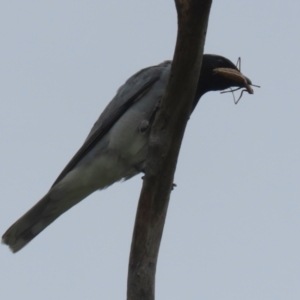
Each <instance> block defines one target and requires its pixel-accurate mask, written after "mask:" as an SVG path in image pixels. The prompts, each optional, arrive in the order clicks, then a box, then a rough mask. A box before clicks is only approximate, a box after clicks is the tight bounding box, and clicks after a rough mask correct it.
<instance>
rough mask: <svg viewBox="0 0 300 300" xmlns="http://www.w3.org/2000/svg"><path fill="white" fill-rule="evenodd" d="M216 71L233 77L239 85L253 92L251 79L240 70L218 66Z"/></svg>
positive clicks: (227, 76)
mask: <svg viewBox="0 0 300 300" xmlns="http://www.w3.org/2000/svg"><path fill="white" fill-rule="evenodd" d="M214 73H215V74H218V75H221V76H223V77H226V78H228V79H231V80H232V81H234V82H236V84H237V86H241V87H245V88H246V90H247V92H248V93H249V94H253V89H252V87H251V85H252V82H251V80H250V79H249V78H247V77H246V76H244V75H243V74H242V73H241V72H240V71H239V70H235V69H230V68H216V69H214Z"/></svg>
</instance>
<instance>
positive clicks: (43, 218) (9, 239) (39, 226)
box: [2, 194, 75, 253]
mask: <svg viewBox="0 0 300 300" xmlns="http://www.w3.org/2000/svg"><path fill="white" fill-rule="evenodd" d="M50 200H51V199H50V196H49V195H48V194H47V195H46V196H44V197H43V198H42V199H41V200H40V201H39V202H38V203H37V204H36V205H34V206H33V207H32V208H31V209H30V210H29V211H28V212H27V213H25V214H24V215H23V216H22V217H21V218H20V219H19V220H17V221H16V222H15V223H14V224H13V225H12V226H11V227H9V228H8V230H7V231H6V232H5V233H4V234H3V236H2V243H4V244H6V245H8V246H9V248H10V249H11V251H12V252H14V253H15V252H17V251H19V250H20V249H22V248H23V247H24V246H25V245H26V244H28V243H29V242H30V241H31V240H32V239H33V238H35V237H36V236H37V235H38V234H39V233H40V232H41V231H43V230H44V229H45V228H46V227H47V226H48V225H50V224H51V223H52V222H53V221H54V220H55V219H57V218H58V217H59V216H60V215H61V214H62V213H64V212H65V211H66V210H67V209H69V208H70V207H68V208H66V209H63V210H59V211H58V210H56V209H53V206H52V205H51V204H50ZM74 204H75V203H74ZM71 206H73V205H71Z"/></svg>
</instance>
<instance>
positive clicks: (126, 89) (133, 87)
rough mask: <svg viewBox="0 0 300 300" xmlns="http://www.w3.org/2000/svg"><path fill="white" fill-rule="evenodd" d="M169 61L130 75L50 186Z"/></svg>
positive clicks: (73, 165)
mask: <svg viewBox="0 0 300 300" xmlns="http://www.w3.org/2000/svg"><path fill="white" fill-rule="evenodd" d="M169 65H170V62H169V61H166V62H164V63H162V64H159V65H157V66H153V67H149V68H146V69H142V70H141V71H139V72H138V73H136V74H134V75H133V76H132V77H130V78H129V79H128V80H127V81H126V82H125V84H124V85H122V86H121V87H120V88H119V90H118V91H117V94H116V96H115V97H114V98H113V99H112V101H111V102H110V103H109V104H108V105H107V107H106V108H105V110H104V111H103V113H102V114H101V115H100V117H99V119H98V120H97V122H96V123H95V124H94V126H93V128H92V130H91V132H90V133H89V135H88V137H87V139H86V140H85V142H84V144H83V145H82V146H81V148H80V149H79V150H78V151H77V153H76V154H75V155H74V156H73V158H72V159H71V160H70V162H69V163H68V164H67V165H66V167H65V168H64V169H63V171H62V172H61V173H60V175H59V176H58V177H57V179H56V180H55V182H54V183H53V185H52V187H53V186H54V185H56V184H57V183H58V182H59V181H60V180H61V179H63V178H64V177H65V176H66V175H67V174H68V173H69V172H70V171H71V170H72V169H73V168H74V167H75V166H76V165H77V164H78V162H79V161H80V160H81V159H82V158H83V157H85V155H86V154H87V153H88V152H89V151H90V150H91V149H93V147H94V146H95V145H96V144H97V143H98V142H99V141H100V140H101V138H102V137H103V136H104V135H105V134H106V133H107V132H108V131H109V130H110V129H111V128H112V126H113V125H114V124H115V123H116V122H117V121H118V120H119V119H120V117H122V115H123V114H124V113H125V112H126V111H127V110H128V109H129V108H130V107H131V106H132V105H133V104H134V103H136V102H138V101H139V100H140V99H141V98H142V97H143V95H145V94H146V93H147V92H148V91H149V90H150V89H151V87H152V86H153V84H154V83H155V82H156V81H157V80H159V78H160V76H161V74H162V72H163V71H164V70H165V68H166V67H169Z"/></svg>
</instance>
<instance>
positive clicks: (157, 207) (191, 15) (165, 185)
mask: <svg viewBox="0 0 300 300" xmlns="http://www.w3.org/2000/svg"><path fill="white" fill-rule="evenodd" d="M211 3H212V0H175V4H176V9H177V15H178V34H177V42H176V48H175V53H174V58H173V63H172V69H171V76H170V81H169V83H168V86H167V89H166V92H165V95H164V97H163V100H162V104H161V107H160V109H159V111H158V113H157V115H156V118H155V122H154V125H153V128H152V130H151V137H150V148H149V153H148V157H147V166H146V170H145V177H144V182H143V187H142V191H141V195H140V199H139V204H138V208H137V214H136V220H135V226H134V232H133V238H132V244H131V252H130V259H129V269H128V282H127V300H153V299H154V297H155V296H154V294H155V272H156V263H157V257H158V252H159V247H160V242H161V238H162V233H163V228H164V223H165V219H166V214H167V209H168V204H169V199H170V193H171V190H172V185H173V179H174V173H175V169H176V164H177V159H178V154H179V150H180V146H181V142H182V138H183V134H184V131H185V127H186V124H187V121H188V118H189V116H190V112H191V107H192V101H193V99H194V95H195V91H196V85H197V82H198V78H199V73H200V68H201V62H202V55H203V47H204V42H205V35H206V30H207V24H208V17H209V11H210V7H211Z"/></svg>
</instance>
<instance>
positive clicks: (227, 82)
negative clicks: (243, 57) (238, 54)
mask: <svg viewBox="0 0 300 300" xmlns="http://www.w3.org/2000/svg"><path fill="white" fill-rule="evenodd" d="M251 85H252V82H251V80H250V79H249V78H247V77H246V76H244V75H243V74H242V73H241V71H240V70H239V69H238V68H237V67H236V66H235V65H234V64H233V63H232V62H231V61H230V60H229V59H227V58H225V57H223V56H219V55H212V54H204V55H203V60H202V67H201V71H200V78H199V83H198V88H197V93H196V99H195V100H196V101H198V100H199V99H200V97H201V96H202V95H204V94H205V93H207V92H209V91H223V90H226V89H228V88H238V89H240V88H245V90H246V91H247V92H248V93H249V94H253V89H252V88H251Z"/></svg>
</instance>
